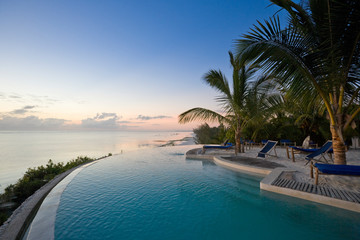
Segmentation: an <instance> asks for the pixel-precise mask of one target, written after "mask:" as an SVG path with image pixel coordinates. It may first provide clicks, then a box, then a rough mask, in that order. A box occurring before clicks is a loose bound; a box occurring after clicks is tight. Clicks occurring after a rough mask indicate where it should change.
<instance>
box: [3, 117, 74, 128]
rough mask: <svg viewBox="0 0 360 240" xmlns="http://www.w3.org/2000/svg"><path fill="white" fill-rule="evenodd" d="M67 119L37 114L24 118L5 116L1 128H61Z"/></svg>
mask: <svg viewBox="0 0 360 240" xmlns="http://www.w3.org/2000/svg"><path fill="white" fill-rule="evenodd" d="M66 122H67V120H65V119H57V118H46V119H40V118H38V117H36V116H28V117H24V118H19V117H11V116H3V117H2V119H0V130H60V129H62V128H63V127H64V125H65V123H66Z"/></svg>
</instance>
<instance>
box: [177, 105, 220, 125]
mask: <svg viewBox="0 0 360 240" xmlns="http://www.w3.org/2000/svg"><path fill="white" fill-rule="evenodd" d="M178 121H179V123H181V124H185V123H189V122H193V121H209V122H216V121H217V122H219V123H227V119H226V117H224V116H222V115H221V114H219V113H217V112H214V111H212V110H209V109H206V108H199V107H198V108H192V109H190V110H188V111H185V112H183V113H181V114H180V115H179V117H178Z"/></svg>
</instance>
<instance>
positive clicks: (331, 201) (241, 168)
mask: <svg viewBox="0 0 360 240" xmlns="http://www.w3.org/2000/svg"><path fill="white" fill-rule="evenodd" d="M187 157H188V158H192V159H199V160H205V159H207V160H210V161H213V162H214V163H215V164H216V165H218V166H221V167H224V168H227V169H231V170H233V171H238V172H245V173H248V174H253V175H257V176H258V175H262V176H265V177H264V178H263V179H262V180H261V182H260V189H261V190H265V191H269V192H275V193H278V194H283V195H286V196H290V197H295V198H300V199H303V200H307V201H312V202H316V203H320V204H325V205H329V206H332V207H337V208H342V209H346V210H349V211H353V212H359V213H360V204H359V203H354V202H349V201H344V200H340V199H336V198H331V197H327V196H323V195H319V194H313V193H307V192H302V191H298V190H294V189H290V188H282V187H278V186H273V185H271V184H272V183H273V181H275V180H276V179H277V178H278V177H279V176H280V175H281V174H282V173H283V172H293V171H295V170H292V169H289V168H275V169H268V168H260V167H256V166H249V165H245V164H241V163H236V162H232V161H228V160H226V159H224V158H222V157H225V155H222V156H214V155H213V156H211V155H205V156H201V155H196V154H187Z"/></svg>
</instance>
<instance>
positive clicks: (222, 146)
mask: <svg viewBox="0 0 360 240" xmlns="http://www.w3.org/2000/svg"><path fill="white" fill-rule="evenodd" d="M232 146H234V145H233V144H232V143H228V141H225V142H224V144H223V145H204V146H203V150H202V153H205V151H206V149H211V148H213V149H229V148H231V147H232Z"/></svg>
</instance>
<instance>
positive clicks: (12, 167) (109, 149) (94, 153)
mask: <svg viewBox="0 0 360 240" xmlns="http://www.w3.org/2000/svg"><path fill="white" fill-rule="evenodd" d="M184 137H192V133H191V132H125V131H123V132H120V131H112V132H110V131H98V132H85V131H82V132H80V131H78V132H76V131H44V132H40V131H34V132H29V131H23V132H21V131H0V149H1V150H0V193H1V192H3V191H4V189H5V188H6V187H7V186H8V185H9V184H13V183H16V181H17V180H18V179H19V178H21V177H22V176H23V175H24V173H25V172H26V170H27V169H28V168H34V167H37V166H40V165H45V164H46V163H47V162H48V160H49V159H51V160H52V161H53V162H55V163H58V162H67V161H69V160H71V159H74V158H76V157H78V156H88V157H92V158H99V157H102V156H105V155H108V154H109V153H111V154H113V155H115V154H120V153H122V152H127V151H134V150H138V149H142V148H152V147H157V146H161V145H164V144H166V143H169V142H170V141H172V140H180V139H183V138H184ZM176 143H177V144H179V143H180V142H176Z"/></svg>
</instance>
